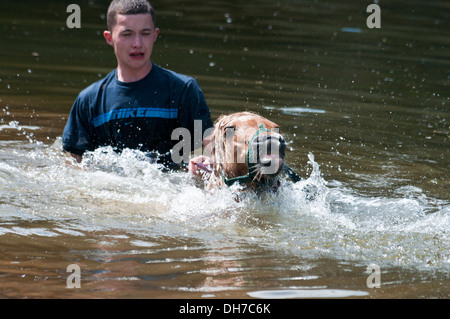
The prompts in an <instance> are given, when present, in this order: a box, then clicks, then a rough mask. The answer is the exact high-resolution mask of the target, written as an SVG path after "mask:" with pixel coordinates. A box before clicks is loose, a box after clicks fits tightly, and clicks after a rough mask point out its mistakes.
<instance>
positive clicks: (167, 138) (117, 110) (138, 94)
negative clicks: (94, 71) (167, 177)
mask: <svg viewBox="0 0 450 319" xmlns="http://www.w3.org/2000/svg"><path fill="white" fill-rule="evenodd" d="M194 120H201V121H202V132H201V133H199V132H194ZM212 125H213V124H212V121H211V115H210V112H209V108H208V106H207V104H206V101H205V97H204V95H203V92H202V91H201V89H200V87H199V85H198V83H197V81H196V80H195V79H193V78H192V77H189V76H186V75H182V74H178V73H175V72H173V71H170V70H166V69H164V68H162V67H160V66H158V65H156V64H153V66H152V69H151V71H150V73H149V74H148V75H147V76H146V77H145V78H143V79H141V80H139V81H136V82H130V83H125V82H120V81H119V80H118V79H117V70H114V71H112V72H111V73H110V74H108V75H107V76H106V77H105V78H104V79H102V80H99V81H97V82H95V83H93V84H92V85H90V86H89V87H87V88H86V89H84V90H83V91H82V92H81V93H80V94H79V95H78V97H77V99H76V100H75V103H74V105H73V107H72V110H71V112H70V115H69V119H68V121H67V124H66V127H65V129H64V133H63V139H62V142H63V148H64V150H65V151H67V152H70V153H73V154H76V155H82V154H83V153H84V152H85V151H93V150H95V149H96V148H98V147H101V146H112V147H114V148H116V149H117V150H122V149H125V148H130V149H138V150H141V151H143V152H150V151H156V152H159V153H160V154H164V153H168V152H169V151H170V150H171V149H172V148H173V146H174V145H175V144H176V143H178V142H179V141H177V140H172V139H171V135H172V132H173V130H174V129H176V128H180V127H182V128H186V129H188V130H189V132H190V134H191V138H192V141H191V145H192V149H193V147H194V141H193V138H194V134H196V135H195V136H203V133H204V132H205V130H206V129H208V128H210V127H212ZM197 145H198V142H197Z"/></svg>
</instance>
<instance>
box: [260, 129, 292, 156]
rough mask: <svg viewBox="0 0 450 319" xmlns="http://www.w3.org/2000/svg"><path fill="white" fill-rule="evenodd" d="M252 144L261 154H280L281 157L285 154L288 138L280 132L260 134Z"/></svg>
mask: <svg viewBox="0 0 450 319" xmlns="http://www.w3.org/2000/svg"><path fill="white" fill-rule="evenodd" d="M252 144H253V147H254V149H255V150H256V153H257V154H259V156H263V155H267V154H272V155H278V156H279V157H281V158H284V156H285V150H286V140H285V139H284V137H283V136H281V135H279V134H276V135H275V134H274V135H260V136H258V137H257V138H256V139H255V140H254V141H253V143H252Z"/></svg>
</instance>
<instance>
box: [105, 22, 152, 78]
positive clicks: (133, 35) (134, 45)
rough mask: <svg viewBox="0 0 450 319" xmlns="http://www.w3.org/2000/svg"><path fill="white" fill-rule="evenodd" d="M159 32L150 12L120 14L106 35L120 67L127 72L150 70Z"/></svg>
mask: <svg viewBox="0 0 450 319" xmlns="http://www.w3.org/2000/svg"><path fill="white" fill-rule="evenodd" d="M158 34H159V29H158V28H155V25H154V23H153V20H152V17H151V15H150V14H130V15H122V14H118V15H116V24H115V25H114V27H113V28H112V30H111V31H105V32H104V37H105V39H106V42H108V44H109V45H111V46H112V47H113V48H114V52H115V54H116V57H117V62H118V66H119V68H121V69H122V70H126V71H127V72H130V71H131V72H140V71H141V72H142V71H144V72H145V71H147V72H148V71H149V70H150V67H151V62H150V57H151V54H152V51H153V44H154V43H155V41H156V39H157V38H158Z"/></svg>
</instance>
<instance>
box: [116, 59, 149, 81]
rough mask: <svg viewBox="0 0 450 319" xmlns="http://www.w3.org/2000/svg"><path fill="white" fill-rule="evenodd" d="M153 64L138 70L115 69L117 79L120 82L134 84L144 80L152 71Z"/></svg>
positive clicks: (119, 67)
mask: <svg viewBox="0 0 450 319" xmlns="http://www.w3.org/2000/svg"><path fill="white" fill-rule="evenodd" d="M152 67H153V64H152V63H151V62H150V63H149V64H148V66H146V67H144V68H141V69H139V70H134V69H128V68H123V67H121V66H120V65H119V66H118V67H117V79H118V80H119V81H120V82H128V83H129V82H136V81H139V80H142V79H143V78H145V77H146V76H147V75H148V74H149V73H150V71H151V70H152Z"/></svg>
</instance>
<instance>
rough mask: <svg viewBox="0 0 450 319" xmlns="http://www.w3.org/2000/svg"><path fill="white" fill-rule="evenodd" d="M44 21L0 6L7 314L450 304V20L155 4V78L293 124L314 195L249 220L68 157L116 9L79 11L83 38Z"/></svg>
mask: <svg viewBox="0 0 450 319" xmlns="http://www.w3.org/2000/svg"><path fill="white" fill-rule="evenodd" d="M40 3H42V4H40V7H39V8H36V4H35V3H34V2H33V3H32V4H31V2H30V4H29V5H26V4H24V2H20V3H19V2H17V3H6V2H3V3H2V4H0V21H1V22H2V24H1V26H2V31H3V32H2V33H0V37H1V43H2V49H1V50H0V212H1V213H0V238H1V241H0V249H1V251H2V258H1V260H0V273H1V275H0V278H1V280H0V296H1V297H68V298H70V297H88V298H90V297H112V298H114V297H127V298H128V297H145V298H156V297H183V298H184V297H196V298H200V297H203V298H209V297H238V298H243V297H255V298H302V297H304V296H306V297H325V298H327V297H346V296H349V297H358V296H359V297H381V298H385V297H388V298H394V297H439V298H448V296H449V293H450V292H449V289H448V287H449V279H448V275H449V272H450V268H449V267H450V255H449V251H450V249H449V248H450V242H449V237H448V233H449V230H450V211H449V209H450V203H449V201H450V198H449V195H448V190H449V167H450V162H449V158H450V156H449V155H450V154H449V147H448V136H449V120H448V114H449V113H448V103H449V94H448V93H449V89H448V79H449V73H448V70H449V62H448V61H449V59H448V58H449V51H448V45H449V43H448V39H449V31H448V30H450V28H449V22H448V21H450V20H449V19H448V18H449V17H448V13H446V11H445V6H446V4H445V3H444V2H443V1H441V2H439V1H438V2H433V3H432V4H423V3H414V5H411V3H409V2H403V1H398V2H397V1H396V3H395V4H384V3H381V4H380V6H381V10H382V28H381V29H376V30H375V29H372V30H371V29H368V28H367V27H366V25H365V19H366V17H367V14H366V12H365V9H366V6H367V5H362V6H361V7H358V5H355V4H354V3H353V2H351V1H339V3H338V4H336V3H335V2H327V1H320V2H318V1H279V2H272V1H264V0H258V1H252V2H250V3H239V4H231V3H230V2H226V1H208V2H204V3H203V2H196V3H195V4H194V3H184V4H183V5H182V4H181V3H180V2H179V1H165V2H164V3H153V4H154V6H155V7H156V8H157V14H158V23H159V24H160V27H161V29H162V31H161V36H160V39H158V42H157V46H156V48H155V50H156V52H155V56H154V62H156V63H158V64H160V65H161V66H163V67H168V68H171V69H174V70H176V71H179V72H181V73H186V74H189V75H193V76H194V77H196V78H197V79H198V80H199V83H200V85H201V86H202V88H203V90H204V92H205V95H206V97H207V100H208V103H209V105H210V108H211V111H212V115H213V117H214V118H217V117H218V116H219V115H220V114H222V113H228V112H233V111H241V110H244V109H246V110H251V111H255V112H258V113H260V114H262V115H264V116H266V117H268V118H270V119H271V120H273V121H275V122H278V123H279V124H281V125H282V129H283V131H284V134H285V136H286V138H287V141H288V142H289V145H288V148H289V152H288V154H287V158H288V163H289V164H290V166H291V167H293V168H294V169H295V170H296V171H297V172H298V173H299V174H300V175H302V176H303V177H304V178H305V179H304V180H303V181H301V182H300V183H297V184H293V183H292V182H291V181H289V180H287V179H286V180H285V181H284V182H283V185H282V187H281V191H280V192H279V193H278V194H271V195H268V196H266V197H265V198H255V197H252V196H249V197H248V198H245V200H243V201H241V202H239V203H237V202H235V201H234V200H233V191H235V190H234V189H223V190H218V191H216V192H214V193H212V194H211V193H209V192H207V191H206V190H204V189H202V188H199V187H197V186H196V185H195V184H194V183H192V181H190V180H189V179H188V178H187V176H186V175H185V174H183V173H181V172H180V173H178V172H177V173H170V174H166V173H162V172H161V171H160V170H159V169H158V168H157V167H156V166H155V165H152V164H150V163H148V162H146V161H141V160H140V157H141V155H142V154H140V153H139V152H133V151H130V152H125V153H123V154H121V155H118V154H115V153H114V152H111V151H110V150H109V149H107V148H106V149H103V150H99V151H96V152H94V153H92V154H90V155H89V156H88V157H86V160H85V161H84V162H83V163H82V164H80V165H77V164H74V163H70V160H69V159H68V158H66V157H64V156H62V155H61V153H60V140H59V137H60V136H61V134H62V129H63V127H64V125H65V122H66V119H67V116H68V113H69V110H70V107H71V105H72V102H73V100H74V98H75V97H76V95H77V93H78V92H79V91H80V90H81V89H82V88H84V87H85V86H87V85H88V84H89V83H91V82H93V81H95V80H96V79H98V78H100V77H102V76H104V75H105V74H107V73H108V72H109V70H111V68H113V67H114V65H115V61H114V57H113V54H112V51H111V48H110V47H108V46H107V45H106V44H104V43H103V42H104V41H103V40H102V39H101V32H102V30H103V28H104V23H105V20H104V11H105V10H106V6H107V3H108V1H79V4H80V6H81V8H82V13H83V15H82V28H81V29H79V30H75V29H68V28H67V27H66V26H65V19H66V17H67V14H66V11H65V9H66V7H67V4H64V3H63V2H56V1H41V2H40ZM355 30H357V31H358V32H356V31H355ZM49 34H51V36H50V37H49V36H48V35H49ZM55 48H56V49H57V50H55ZM311 187H313V189H315V191H316V193H315V196H313V197H311V196H310V193H309V192H308V189H312V188H311ZM74 263H75V264H78V265H79V266H80V267H81V270H82V281H81V282H82V288H81V289H78V290H70V289H66V288H65V286H66V278H67V276H68V273H67V272H66V268H67V266H68V265H70V264H74ZM373 263H374V264H377V265H379V266H380V267H381V288H380V289H369V288H368V287H367V278H368V276H369V275H370V272H368V270H367V266H368V265H370V264H373ZM308 292H309V293H308Z"/></svg>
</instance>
